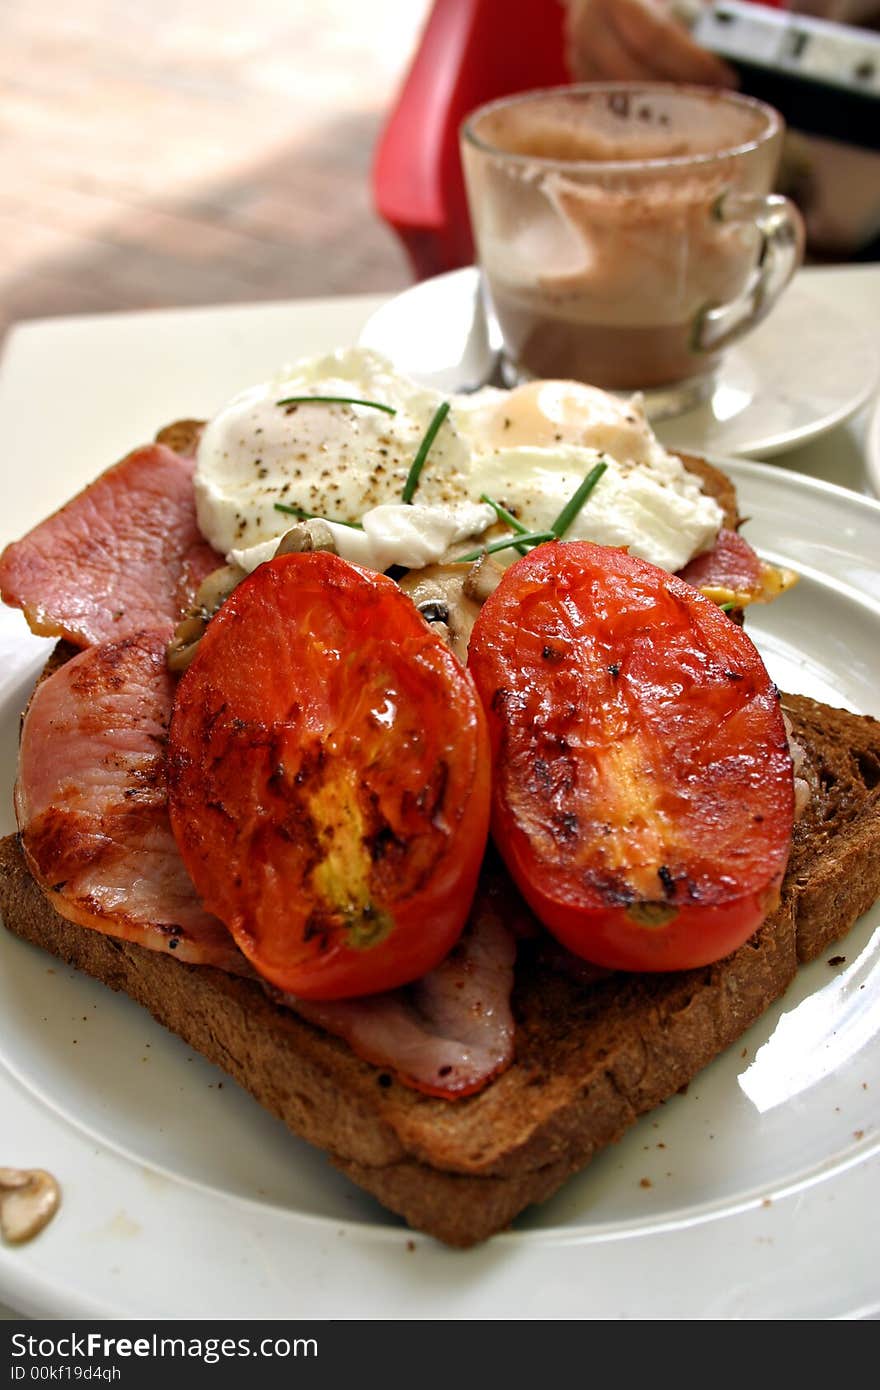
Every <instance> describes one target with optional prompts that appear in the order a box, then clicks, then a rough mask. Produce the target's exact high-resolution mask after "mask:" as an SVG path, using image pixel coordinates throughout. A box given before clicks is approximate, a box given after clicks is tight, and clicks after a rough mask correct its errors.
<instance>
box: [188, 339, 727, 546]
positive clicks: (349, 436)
mask: <svg viewBox="0 0 880 1390" xmlns="http://www.w3.org/2000/svg"><path fill="white" fill-rule="evenodd" d="M290 396H350V397H357V398H359V399H360V400H364V401H374V402H379V403H381V404H383V405H387V406H390V407H392V408H393V409H394V411H395V414H394V415H389V414H387V413H385V412H384V411H381V410H377V409H375V408H373V407H372V406H370V405H353V404H333V403H327V402H319V401H316V402H315V403H314V404H310V403H298V404H293V405H281V404H279V402H281V401H284V400H286V399H287V398H289V397H290ZM444 399H449V400H450V405H451V408H450V411H449V414H448V416H447V417H446V420H445V421H444V422H443V424H442V425H441V427H440V429H439V431H438V433H437V436H436V438H435V440H434V443H433V444H432V446H431V450H430V453H429V455H428V459H427V461H426V463H425V466H424V468H423V470H422V473H421V476H420V480H419V486H418V491H417V494H416V497H415V502H416V503H417V506H416V507H412V508H405V507H404V506H403V504H402V503H401V493H402V490H403V486H404V483H405V481H406V478H407V476H408V473H409V470H410V466H411V464H412V461H413V459H414V458H415V456H416V453H417V451H418V448H419V445H420V443H421V441H422V439H423V437H424V435H425V431H426V430H427V428H428V426H429V424H430V422H431V420H432V418H433V416H434V414H435V411H436V409H437V407H438V405H439V404H440V403H441V401H442V400H444ZM600 459H601V461H602V462H603V463H604V464H605V465H606V472H605V473H604V475H603V477H602V478H601V479H600V481H599V483H598V484H597V486H596V487H595V489H594V490H593V492H592V493H591V495H590V497H589V499H588V501H587V503H586V504H585V506H584V507H583V508H582V510H581V512H580V513H579V514H578V516H577V517H576V518H575V520H574V522H573V523H572V525H571V527H570V528H569V530H568V532H567V533H566V537H567V539H585V540H593V541H597V542H599V543H600V544H607V545H621V546H628V547H629V549H630V551H631V552H632V553H633V554H635V555H639V556H641V557H642V558H643V559H646V560H649V561H651V562H652V563H653V564H656V565H659V566H661V567H662V568H663V569H667V570H672V571H674V570H677V569H680V568H682V566H683V565H685V564H686V563H687V561H688V560H689V559H690V558H691V557H692V556H693V555H695V554H698V553H699V552H700V551H702V550H705V549H708V548H709V547H711V545H712V543H713V541H714V539H715V537H716V535H717V533H718V530H719V528H720V526H721V522H722V513H721V510H720V508H719V507H718V504H717V503H716V502H715V501H714V500H713V499H712V498H710V497H707V496H705V495H704V494H703V493H702V491H701V489H700V485H699V482H698V480H697V479H695V478H694V477H693V476H692V475H691V474H689V473H688V472H687V470H686V469H685V468H684V466H683V464H682V463H681V461H680V459H678V458H676V457H675V455H672V454H669V453H667V451H666V450H665V449H663V447H662V446H661V445H660V443H659V441H658V440H657V439H656V437H655V436H654V434H653V431H652V430H651V428H650V426H649V424H648V422H647V421H646V419H645V416H644V413H643V411H642V408H641V404H640V402H639V401H638V399H633V400H630V401H625V400H620V399H618V398H616V397H614V396H611V395H609V394H608V393H606V392H604V391H599V390H598V389H597V388H594V387H589V386H582V385H580V384H578V383H576V382H529V383H527V384H526V385H523V386H520V387H517V388H515V389H514V390H512V391H499V390H495V389H487V390H484V391H481V392H476V393H474V394H473V395H470V396H452V397H451V398H444V397H443V396H442V395H441V394H440V393H438V392H436V391H432V390H430V389H429V388H426V387H422V386H419V385H417V384H416V383H414V382H412V381H410V380H408V379H407V378H406V377H405V376H403V375H401V374H400V373H398V372H396V371H395V370H394V369H393V367H392V366H391V364H390V363H389V362H387V361H386V360H385V359H384V358H382V357H381V356H379V355H378V354H376V353H374V352H371V351H367V350H365V349H360V348H349V349H345V350H341V351H339V352H335V353H330V354H327V355H325V356H323V357H319V358H312V359H305V360H303V361H301V362H299V363H297V364H296V365H295V366H293V367H291V368H289V369H287V370H285V371H283V372H281V373H279V374H278V376H276V377H275V378H274V379H273V380H271V381H269V382H265V383H263V384H261V385H259V386H255V387H252V388H251V389H249V390H247V391H244V392H242V393H241V394H240V395H238V396H237V397H235V399H234V400H232V401H231V402H230V403H229V404H228V405H226V406H225V407H223V408H222V409H221V410H220V411H219V412H218V413H217V415H215V416H214V418H213V419H212V420H211V421H210V422H209V423H208V425H207V426H206V428H205V430H204V432H203V435H202V439H201V442H200V445H199V451H198V460H197V469H196V484H195V487H196V504H197V516H198V522H199V526H200V529H201V530H202V533H203V534H204V535H205V537H206V538H207V539H208V540H209V541H210V542H211V544H212V545H213V546H214V547H215V548H216V549H217V550H219V551H220V552H221V553H223V554H224V555H227V556H229V557H230V558H232V559H234V560H235V562H237V563H240V564H242V565H243V566H244V567H245V568H246V569H251V568H253V567H254V566H255V565H256V564H258V563H260V562H261V561H262V560H263V559H265V558H267V556H268V554H270V553H271V545H270V543H272V544H274V543H275V542H277V540H278V539H280V537H281V536H282V535H283V534H284V533H285V532H286V531H287V530H289V528H290V526H291V525H293V524H294V521H293V519H292V518H291V516H290V515H289V514H285V513H283V512H280V511H278V510H277V508H276V505H275V504H276V503H283V504H286V505H288V506H293V507H297V508H301V509H303V510H304V511H306V512H308V513H310V514H312V515H316V516H321V517H324V518H326V519H328V520H329V521H332V522H337V523H338V522H359V523H363V525H364V531H352V530H351V528H350V527H346V526H342V525H334V527H333V532H334V538H335V540H336V543H337V549H338V550H339V553H340V554H342V555H345V556H347V558H350V559H352V560H355V561H357V562H358V563H361V564H365V565H369V566H371V567H372V568H376V569H386V568H388V567H389V566H390V565H392V564H402V565H406V566H407V567H410V568H416V567H419V565H427V564H430V563H432V562H434V561H436V560H439V559H441V558H444V557H445V558H455V557H454V555H450V554H449V553H448V552H449V547H450V545H451V544H452V543H453V541H459V540H460V538H461V537H466V536H468V535H473V536H479V535H481V534H482V533H483V532H484V531H485V530H486V529H487V528H488V527H489V526H490V525H491V524H492V523H494V521H495V513H494V512H493V511H492V510H491V508H490V507H488V506H487V505H485V504H483V505H482V506H474V505H473V504H475V503H479V502H480V500H481V498H482V497H483V496H484V495H485V496H488V497H490V498H492V499H494V500H495V501H497V502H499V503H501V504H502V505H503V506H504V507H506V508H507V510H508V511H510V512H512V513H513V514H514V515H515V516H516V517H517V518H518V519H519V520H520V522H521V523H522V524H523V525H525V526H526V527H528V529H529V530H532V531H542V530H546V529H547V528H548V527H549V526H550V524H551V523H552V522H553V521H554V520H555V518H556V517H557V516H558V514H559V513H560V512H561V510H562V508H563V507H564V506H565V504H566V502H567V501H568V500H569V499H570V497H571V496H572V494H573V493H574V492H575V490H576V489H577V487H578V485H579V483H580V482H581V481H582V479H583V478H584V477H585V476H586V474H587V473H588V472H589V470H590V469H591V468H592V467H593V466H594V465H595V463H596V462H597V461H599V460H600ZM459 548H460V546H459ZM515 558H516V551H514V550H510V551H508V552H503V551H502V552H500V554H499V555H498V559H499V560H500V561H501V562H502V563H504V562H509V561H511V560H513V559H515Z"/></svg>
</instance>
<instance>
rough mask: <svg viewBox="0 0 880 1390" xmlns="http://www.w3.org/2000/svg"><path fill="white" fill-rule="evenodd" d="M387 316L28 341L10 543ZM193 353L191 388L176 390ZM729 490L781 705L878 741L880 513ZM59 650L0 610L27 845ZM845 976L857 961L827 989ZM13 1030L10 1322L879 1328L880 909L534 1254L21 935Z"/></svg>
mask: <svg viewBox="0 0 880 1390" xmlns="http://www.w3.org/2000/svg"><path fill="white" fill-rule="evenodd" d="M375 307H376V306H375V302H374V301H358V302H349V304H348V305H347V306H341V305H339V304H336V303H334V302H332V301H328V302H323V303H322V302H315V303H313V304H309V305H307V306H302V305H301V306H289V307H288V308H287V309H286V310H285V309H284V307H283V306H257V307H253V308H247V309H243V308H236V309H230V310H227V311H210V312H209V311H195V312H187V313H184V314H177V315H175V314H160V315H156V316H149V315H148V316H143V315H141V316H128V315H126V316H122V317H120V318H118V319H103V318H101V319H94V320H86V321H80V322H69V323H64V322H58V323H55V324H47V325H38V324H34V325H30V326H28V328H27V329H25V330H23V331H22V332H21V333H20V334H18V335H17V336H16V339H15V340H14V342H13V343H12V345H11V347H10V352H9V356H8V358H7V361H6V364H5V370H4V373H3V375H2V376H0V429H2V432H3V437H4V442H5V448H4V452H3V454H2V455H0V472H2V478H3V496H4V512H3V516H2V518H0V538H2V539H3V540H5V539H8V538H10V537H11V536H13V535H15V534H17V533H18V532H19V531H20V530H21V529H23V527H24V526H25V525H29V524H31V523H32V522H33V521H34V520H36V519H37V518H38V517H40V516H42V515H44V514H45V513H46V512H48V511H49V510H51V509H52V508H53V507H54V506H56V505H58V503H60V502H61V501H63V500H64V499H65V498H66V497H67V496H68V495H69V494H70V493H71V492H72V491H73V490H74V489H75V488H76V487H78V486H80V485H81V484H82V483H83V482H84V481H86V480H87V479H88V478H89V477H90V476H92V475H93V474H94V473H95V472H96V471H97V470H98V469H100V468H101V467H102V466H104V464H106V463H107V462H109V461H110V460H111V459H112V458H113V457H114V455H115V453H117V452H118V451H119V449H120V448H121V447H124V445H123V443H122V440H124V443H126V444H131V443H135V442H137V441H138V440H139V439H141V438H143V437H144V436H145V434H146V432H147V430H148V428H150V427H151V426H153V427H155V426H158V425H160V424H164V423H166V422H168V421H169V420H170V419H172V418H174V416H175V415H176V414H178V415H179V414H187V413H196V412H203V411H207V410H210V409H213V408H214V407H215V406H217V405H219V404H220V403H221V402H222V400H223V399H224V398H225V397H226V396H227V395H228V394H229V392H230V391H231V390H232V389H234V387H235V386H240V385H241V384H243V382H246V381H248V380H251V379H253V378H255V377H257V376H258V375H259V374H260V373H262V372H263V371H264V370H268V369H269V367H270V366H273V365H275V363H276V361H277V360H279V359H280V358H281V357H283V356H289V357H293V356H296V355H299V354H300V353H303V352H306V351H309V350H312V349H314V350H324V349H326V348H327V347H328V346H331V345H332V344H333V343H342V342H345V341H351V339H352V338H353V337H354V336H356V333H357V331H358V329H359V327H360V325H361V323H362V322H363V321H364V319H365V318H366V317H367V315H368V314H369V313H370V312H371V311H372V310H373V309H375ZM172 342H173V344H174V348H175V353H176V354H179V355H178V356H177V362H178V366H177V367H176V368H175V371H174V372H173V373H172V372H170V371H168V370H163V368H162V364H163V362H166V361H167V360H169V354H170V351H171V348H170V344H171V343H172ZM285 345H289V351H286V350H285V351H282V348H284V347H285ZM242 362H245V363H247V364H248V367H247V369H246V371H245V372H242V367H241V364H242ZM65 372H66V373H67V374H66V375H65ZM212 382H213V383H214V385H215V386H216V391H214V390H212V385H211V383H212ZM47 383H49V385H50V387H51V394H52V410H51V411H49V410H46V408H45V402H46V393H47ZM96 383H97V388H98V394H99V396H100V397H101V399H100V400H99V401H98V404H97V407H96V405H95V392H96ZM101 400H103V401H105V402H106V405H102V404H101ZM129 418H130V419H132V420H135V419H136V421H137V423H136V424H133V425H132V426H131V429H130V431H127V430H126V419H129ZM148 422H149V423H148ZM120 436H121V438H120ZM132 436H133V437H132ZM65 443H66V444H67V447H66V448H65V447H63V446H64V445H65ZM725 466H729V471H730V473H731V474H732V476H733V477H734V478H735V480H736V483H737V486H738V488H739V491H740V497H741V503H742V509H743V511H744V512H745V513H746V514H748V515H749V516H750V517H751V518H752V520H751V521H750V522H749V526H748V534H749V536H750V537H751V538H752V539H753V541H754V542H755V543H756V545H757V546H758V547H759V548H760V549H761V550H762V551H763V553H765V554H766V555H767V556H769V557H771V558H774V559H778V560H781V561H783V562H785V563H788V564H791V565H793V566H794V567H796V568H798V569H799V570H800V571H801V573H802V575H803V578H802V581H801V583H800V585H799V586H798V587H797V588H796V589H795V590H794V591H793V592H792V593H791V594H789V595H787V596H786V597H785V598H784V599H783V600H782V601H780V602H779V603H777V604H775V605H772V606H771V607H768V608H766V609H761V610H756V611H755V614H754V617H753V620H752V622H751V630H752V632H753V633H754V635H755V636H756V639H757V641H758V643H759V645H760V646H761V649H762V650H763V652H764V653H765V655H766V658H767V661H768V664H769V666H770V670H771V672H772V674H773V676H774V678H775V679H776V680H777V681H778V682H779V684H780V685H782V686H783V687H785V688H787V689H789V690H795V691H805V692H807V693H811V694H814V695H816V696H818V697H820V698H823V699H827V700H830V701H832V702H835V703H840V704H845V705H848V706H849V707H851V708H853V709H856V710H861V711H865V712H873V713H874V714H880V694H878V692H880V670H878V661H880V657H878V652H880V581H878V576H877V568H876V559H875V557H876V555H877V553H878V543H880V504H878V503H872V502H870V501H867V500H865V499H863V498H860V497H858V496H856V495H854V494H851V493H848V492H844V491H842V490H840V489H837V488H834V487H831V486H829V485H826V484H823V483H820V482H813V481H810V480H808V479H805V478H802V477H798V476H795V475H792V474H790V473H788V472H786V471H783V470H779V469H771V468H767V467H762V466H759V465H754V464H749V463H742V462H732V463H730V464H729V465H725ZM48 646H49V644H48V643H46V642H44V641H41V640H40V639H37V638H34V637H31V636H30V635H29V634H28V633H27V631H26V629H25V625H24V622H23V619H22V618H21V615H20V614H18V613H15V612H12V611H10V610H2V611H0V830H2V831H3V832H5V831H7V830H9V829H10V828H11V827H12V810H11V786H12V780H13V776H14V765H15V754H16V743H17V726H18V715H19V711H20V710H21V708H22V705H23V704H24V702H25V700H26V698H27V696H28V693H29V690H30V688H31V685H32V682H33V679H34V677H35V675H36V674H37V672H38V670H39V669H40V667H41V665H42V663H43V661H44V659H45V656H46V652H47V649H48ZM838 954H843V955H845V957H846V960H845V963H843V964H839V965H836V966H833V967H832V966H830V965H829V964H828V959H829V958H831V957H833V956H835V955H838ZM0 1016H2V1018H3V1021H4V1026H3V1029H2V1035H0V1117H2V1119H0V1163H4V1164H5V1163H10V1164H15V1165H22V1166H43V1167H48V1168H50V1169H51V1170H52V1171H53V1172H54V1173H56V1175H57V1176H58V1178H59V1180H60V1181H61V1183H62V1186H63V1190H64V1202H63V1206H62V1209H61V1212H60V1213H59V1215H58V1217H57V1218H56V1219H55V1221H54V1222H53V1223H52V1224H51V1225H50V1226H49V1227H48V1228H47V1230H46V1231H45V1232H44V1233H43V1234H42V1235H41V1236H40V1237H39V1238H38V1239H37V1240H35V1241H33V1242H32V1243H31V1244H30V1245H28V1246H25V1247H23V1248H20V1249H15V1250H13V1249H11V1248H8V1247H7V1248H3V1247H0V1299H5V1300H6V1301H7V1302H9V1303H10V1304H12V1305H13V1306H14V1307H15V1308H17V1309H20V1310H21V1311H22V1312H24V1313H28V1314H31V1315H35V1316H44V1317H64V1318H68V1317H82V1318H86V1317H102V1316H104V1317H113V1316H117V1317H136V1318H163V1317H181V1316H191V1317H194V1318H197V1317H209V1318H230V1317H231V1318H252V1317H256V1318H269V1317H278V1318H281V1317H284V1318H288V1317H294V1318H295V1317H309V1316H314V1317H321V1318H325V1317H326V1318H339V1317H343V1318H357V1317H361V1318H371V1319H383V1318H388V1317H406V1318H432V1319H433V1318H436V1319H442V1320H444V1321H448V1320H450V1319H466V1318H501V1319H504V1318H518V1319H524V1318H529V1319H550V1318H558V1317H564V1318H599V1319H607V1318H633V1317H635V1318H738V1317H748V1318H765V1317H766V1318H790V1317H798V1318H827V1317H838V1316H840V1317H852V1316H859V1315H862V1316H864V1315H866V1314H870V1313H871V1312H872V1311H877V1310H878V1309H880V1291H878V1284H877V1276H876V1250H877V1248H878V1240H880V1209H878V1204H877V1201H876V1189H877V1182H878V1179H880V1103H878V1096H880V1047H878V1040H877V1032H878V1028H880V908H875V909H874V910H873V911H872V912H871V913H869V914H868V915H867V916H866V917H865V918H864V919H863V920H862V921H861V922H860V923H859V924H858V925H857V926H856V927H855V928H854V930H853V932H852V933H851V934H850V936H849V937H848V938H847V940H846V942H845V943H844V944H843V945H841V946H840V947H839V948H834V950H830V951H828V952H826V957H825V959H821V960H819V961H817V962H815V963H814V964H813V965H811V966H810V967H807V968H806V969H804V970H803V971H802V972H801V973H800V975H799V976H798V979H797V981H796V982H795V984H794V985H793V986H792V988H791V989H790V990H789V992H788V994H787V995H786V997H785V999H784V1000H783V1001H780V1003H778V1004H777V1005H776V1006H774V1007H773V1008H772V1009H771V1010H770V1011H769V1012H768V1013H767V1015H765V1017H764V1018H762V1019H761V1020H760V1021H759V1022H758V1023H757V1024H756V1025H754V1027H753V1028H752V1029H751V1030H750V1031H749V1033H748V1034H747V1035H746V1036H745V1037H744V1038H743V1039H742V1041H741V1042H740V1043H739V1044H738V1045H737V1046H736V1047H734V1048H732V1049H731V1050H730V1051H728V1052H727V1053H726V1054H725V1055H724V1056H723V1057H721V1058H719V1059H718V1060H717V1061H716V1062H715V1063H713V1064H712V1066H710V1067H709V1068H708V1069H707V1070H706V1071H705V1072H704V1073H702V1075H701V1076H700V1077H699V1078H698V1079H697V1080H696V1081H695V1082H694V1083H693V1084H692V1085H691V1087H690V1088H689V1090H688V1091H687V1093H686V1094H684V1095H680V1096H677V1097H675V1099H674V1100H672V1101H671V1102H669V1103H668V1104H666V1105H664V1106H662V1107H660V1108H659V1110H657V1111H656V1112H655V1113H654V1114H653V1115H650V1116H648V1117H646V1118H645V1119H643V1120H642V1121H641V1122H640V1123H639V1124H638V1125H637V1126H635V1127H634V1128H633V1130H632V1131H631V1132H630V1133H629V1135H628V1137H627V1138H626V1139H625V1140H624V1141H623V1142H622V1143H621V1144H619V1145H617V1146H615V1147H613V1148H611V1149H609V1150H608V1151H606V1153H604V1154H603V1155H602V1156H601V1157H600V1158H599V1159H598V1160H597V1161H596V1162H595V1163H594V1164H593V1165H591V1167H590V1168H589V1169H587V1170H586V1171H585V1172H584V1173H583V1174H581V1175H580V1176H579V1177H577V1178H575V1179H573V1180H572V1181H571V1182H570V1183H569V1184H568V1185H567V1186H566V1187H565V1188H564V1189H563V1190H562V1191H561V1192H560V1193H559V1194H558V1195H557V1196H556V1197H555V1198H553V1199H552V1200H551V1201H550V1202H548V1203H547V1204H545V1205H544V1206H543V1207H541V1208H537V1209H535V1210H534V1211H533V1212H531V1213H529V1214H528V1215H526V1216H524V1217H523V1218H522V1219H521V1221H520V1222H519V1223H518V1226H517V1229H516V1230H515V1231H514V1232H511V1233H508V1234H504V1235H501V1236H499V1237H496V1238H495V1239H494V1240H492V1241H490V1242H488V1243H487V1244H486V1245H485V1246H483V1247H481V1248H479V1249H477V1250H473V1251H470V1252H467V1253H461V1252H454V1251H450V1250H446V1249H444V1248H442V1247H441V1246H439V1245H438V1244H436V1243H435V1242H434V1241H432V1240H430V1239H427V1238H425V1237H422V1236H418V1235H412V1234H411V1233H410V1232H408V1231H406V1230H405V1229H404V1228H403V1227H402V1226H401V1225H400V1223H398V1222H397V1221H396V1220H395V1218H393V1217H391V1216H390V1215H388V1214H387V1213H386V1212H384V1210H383V1209H381V1208H380V1207H379V1206H378V1205H377V1204H375V1203H374V1202H373V1201H372V1200H371V1199H369V1198H367V1197H366V1196H364V1195H362V1194H361V1193H360V1192H359V1191H358V1190H357V1189H356V1188H354V1187H352V1186H350V1185H349V1184H348V1183H347V1182H346V1181H345V1180H344V1179H342V1178H341V1177H339V1176H338V1175H337V1174H336V1173H334V1171H333V1170H332V1169H331V1168H330V1167H329V1165H328V1164H327V1162H326V1160H325V1159H324V1158H323V1156H322V1155H321V1154H318V1153H315V1152H313V1151H311V1150H310V1149H308V1148H307V1147H306V1146H305V1145H304V1144H302V1143H300V1142H299V1141H297V1140H296V1139H294V1138H293V1137H291V1136H290V1135H289V1134H288V1133H287V1131H286V1130H285V1129H284V1128H283V1127H282V1126H281V1125H280V1124H279V1123H277V1122H276V1121H274V1120H273V1119H272V1118H271V1117H270V1116H269V1115H268V1114H267V1113H266V1112H265V1111H263V1110H262V1109H261V1108H260V1107H259V1106H257V1105H256V1103H255V1102H253V1101H252V1100H251V1099H250V1098H249V1097H248V1096H247V1095H246V1094H245V1093H244V1092H242V1091H240V1090H239V1089H238V1088H237V1087H236V1086H235V1085H233V1084H232V1083H231V1082H230V1081H229V1080H228V1079H226V1078H224V1077H223V1076H222V1074H221V1073H219V1072H218V1071H216V1070H215V1069H214V1068H212V1067H210V1066H208V1065H207V1064H206V1063H204V1062H203V1061H202V1060H201V1059H199V1058H198V1057H194V1056H193V1055H192V1054H191V1053H190V1052H189V1050H188V1049H187V1048H186V1047H185V1046H183V1044H182V1043H180V1042H179V1041H178V1040H177V1039H176V1038H174V1037H173V1036H171V1035H170V1034H167V1033H165V1032H164V1031H163V1030H162V1029H160V1028H159V1027H158V1026H157V1025H155V1024H154V1023H153V1021H152V1020H151V1019H150V1018H149V1016H148V1015H147V1014H145V1013H144V1012H143V1011H142V1010H140V1009H139V1008H138V1007H137V1006H136V1005H134V1004H133V1003H132V1002H131V1001H130V1000H128V999H127V998H123V997H117V996H115V995H113V994H111V993H110V992H109V991H108V990H106V989H105V988H104V987H102V986H100V985H98V984H97V983H93V982H91V981H89V980H87V979H86V978H84V977H81V976H77V975H76V974H74V973H73V972H70V971H68V970H66V969H65V968H63V967H62V966H61V965H59V964H58V963H57V962H55V961H54V960H53V959H52V958H50V957H48V956H46V955H44V954H43V953H41V952H40V951H38V950H36V949H34V948H32V947H29V946H27V945H25V944H24V943H22V942H20V941H18V940H17V939H15V938H13V937H11V936H8V935H6V934H5V933H2V932H0ZM221 1083H222V1084H221ZM646 1184H650V1185H646ZM183 1271H185V1273H184V1272H183Z"/></svg>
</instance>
